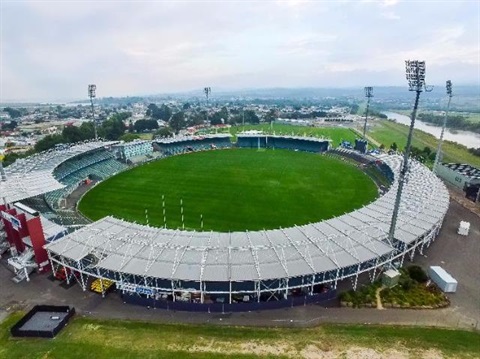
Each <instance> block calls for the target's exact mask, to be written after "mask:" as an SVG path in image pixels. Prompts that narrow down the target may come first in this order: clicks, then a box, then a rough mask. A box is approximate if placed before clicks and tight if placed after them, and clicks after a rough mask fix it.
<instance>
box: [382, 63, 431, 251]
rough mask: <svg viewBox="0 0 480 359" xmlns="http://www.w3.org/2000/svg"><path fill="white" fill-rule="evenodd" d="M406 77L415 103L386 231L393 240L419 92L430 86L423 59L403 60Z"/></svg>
mask: <svg viewBox="0 0 480 359" xmlns="http://www.w3.org/2000/svg"><path fill="white" fill-rule="evenodd" d="M405 70H406V77H407V81H408V87H409V88H408V90H409V91H415V93H416V94H415V104H414V105H413V111H412V114H411V115H410V119H411V122H410V129H409V131H408V137H407V145H406V147H405V153H404V154H403V164H402V168H401V169H400V173H399V177H398V188H397V196H396V198H395V205H394V207H393V214H392V221H391V223H390V230H389V232H388V241H389V242H390V243H392V242H393V238H394V235H395V226H396V224H397V217H398V210H399V208H400V199H401V197H402V190H403V185H404V182H405V177H406V174H407V171H408V156H409V154H410V147H411V144H412V135H413V127H414V126H415V118H416V117H417V110H418V100H419V99H420V94H421V93H422V91H423V90H424V89H425V91H431V90H432V88H427V86H426V85H425V61H418V60H413V61H412V60H407V61H405Z"/></svg>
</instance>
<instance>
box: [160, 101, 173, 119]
mask: <svg viewBox="0 0 480 359" xmlns="http://www.w3.org/2000/svg"><path fill="white" fill-rule="evenodd" d="M159 115H160V117H159V118H160V120H163V121H169V120H170V117H172V110H171V109H170V107H168V106H167V105H165V104H163V105H162V107H160V112H159Z"/></svg>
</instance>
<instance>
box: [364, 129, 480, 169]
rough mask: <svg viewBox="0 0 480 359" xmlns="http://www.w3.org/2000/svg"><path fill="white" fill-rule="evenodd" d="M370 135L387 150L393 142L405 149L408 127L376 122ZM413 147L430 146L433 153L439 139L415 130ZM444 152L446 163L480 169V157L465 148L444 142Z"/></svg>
mask: <svg viewBox="0 0 480 359" xmlns="http://www.w3.org/2000/svg"><path fill="white" fill-rule="evenodd" d="M368 135H370V136H371V137H372V138H374V139H375V140H376V141H378V142H380V143H382V144H384V145H385V146H386V147H387V148H388V147H390V145H391V144H392V143H393V142H396V143H397V145H398V146H399V148H401V149H403V148H404V147H405V145H406V144H407V135H408V126H406V125H402V124H399V123H395V122H393V121H387V120H379V121H376V122H375V126H374V127H373V128H372V129H371V130H370V131H369V133H368ZM412 145H413V146H415V147H418V148H424V147H427V146H428V147H430V148H431V149H432V150H433V151H436V150H437V145H438V139H437V138H435V137H434V136H433V135H430V134H428V133H426V132H423V131H420V130H414V133H413V139H412ZM442 151H443V153H444V157H443V160H444V161H445V162H461V163H469V164H471V165H473V166H476V167H480V157H478V156H474V155H473V154H471V153H470V152H468V150H467V148H466V147H465V146H462V145H459V144H456V143H454V142H449V141H444V142H443V146H442Z"/></svg>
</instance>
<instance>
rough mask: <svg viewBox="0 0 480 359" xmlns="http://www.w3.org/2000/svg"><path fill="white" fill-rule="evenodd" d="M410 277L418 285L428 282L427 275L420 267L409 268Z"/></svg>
mask: <svg viewBox="0 0 480 359" xmlns="http://www.w3.org/2000/svg"><path fill="white" fill-rule="evenodd" d="M407 271H408V275H409V276H410V278H412V279H413V280H414V281H416V282H418V283H425V282H426V281H427V280H428V276H427V273H426V272H425V271H424V270H423V269H422V267H420V266H409V267H408V268H407Z"/></svg>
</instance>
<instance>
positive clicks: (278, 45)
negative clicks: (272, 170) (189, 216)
mask: <svg viewBox="0 0 480 359" xmlns="http://www.w3.org/2000/svg"><path fill="white" fill-rule="evenodd" d="M0 30H1V34H0V40H1V43H0V81H1V83H0V102H9V101H64V100H65V101H66V100H77V99H83V98H86V97H87V85H88V84H90V83H93V84H96V85H97V96H98V97H108V96H114V97H116V96H135V95H148V94H160V93H175V92H182V91H191V90H199V89H201V88H203V87H205V86H210V87H211V88H212V96H213V95H214V92H215V89H222V90H229V89H231V90H235V89H246V88H271V87H290V88H296V87H360V88H363V87H364V86H407V83H406V80H405V69H404V68H405V65H404V61H405V60H407V59H412V60H424V61H426V65H427V75H426V79H427V82H429V83H431V84H433V85H437V84H445V81H446V80H447V79H450V80H452V82H453V83H454V84H458V85H468V84H472V85H480V1H479V0H471V1H450V0H449V1H421V0H410V1H407V0H404V1H397V0H385V1H368V0H358V1H352V2H349V1H344V2H341V1H300V0H284V1H267V0H265V1H248V0H247V1H246V0H243V1H227V0H224V1H202V0H196V1H195V0H191V1H180V0H179V1H174V0H171V1H121V0H115V1H101V0H97V1H82V0H77V1H67V0H64V1H20V0H15V1H9V0H0Z"/></svg>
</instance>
